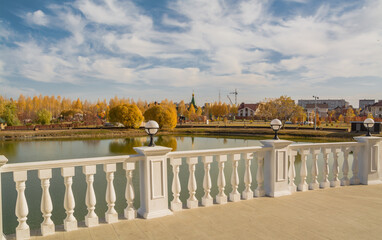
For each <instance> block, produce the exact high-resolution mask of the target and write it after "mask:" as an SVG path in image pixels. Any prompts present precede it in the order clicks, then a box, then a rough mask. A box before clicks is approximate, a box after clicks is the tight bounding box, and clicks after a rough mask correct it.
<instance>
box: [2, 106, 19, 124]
mask: <svg viewBox="0 0 382 240" xmlns="http://www.w3.org/2000/svg"><path fill="white" fill-rule="evenodd" d="M0 117H1V118H2V119H3V120H4V121H5V122H6V123H7V125H8V126H14V125H19V124H20V121H19V119H18V118H17V107H16V104H15V103H14V102H8V103H6V104H5V105H4V108H3V109H2V115H1V116H0Z"/></svg>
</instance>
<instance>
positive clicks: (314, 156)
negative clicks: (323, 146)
mask: <svg viewBox="0 0 382 240" xmlns="http://www.w3.org/2000/svg"><path fill="white" fill-rule="evenodd" d="M320 152H321V150H320V149H311V153H312V160H313V164H312V182H311V183H309V189H310V190H316V189H318V188H319V183H318V181H317V178H318V164H317V161H318V154H320Z"/></svg>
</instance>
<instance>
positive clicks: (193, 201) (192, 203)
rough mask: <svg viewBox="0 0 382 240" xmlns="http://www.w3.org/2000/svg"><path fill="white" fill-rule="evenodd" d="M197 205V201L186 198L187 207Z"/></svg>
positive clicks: (195, 206) (190, 207)
mask: <svg viewBox="0 0 382 240" xmlns="http://www.w3.org/2000/svg"><path fill="white" fill-rule="evenodd" d="M198 206H199V202H198V201H195V200H188V199H187V208H189V209H192V208H197V207H198Z"/></svg>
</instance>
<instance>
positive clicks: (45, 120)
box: [36, 108, 52, 125]
mask: <svg viewBox="0 0 382 240" xmlns="http://www.w3.org/2000/svg"><path fill="white" fill-rule="evenodd" d="M36 115H37V117H36V122H37V123H40V124H42V125H45V124H50V120H52V113H51V112H49V111H48V110H46V109H45V108H44V109H40V110H38V111H37V113H36Z"/></svg>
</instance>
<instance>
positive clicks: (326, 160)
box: [320, 148, 332, 188]
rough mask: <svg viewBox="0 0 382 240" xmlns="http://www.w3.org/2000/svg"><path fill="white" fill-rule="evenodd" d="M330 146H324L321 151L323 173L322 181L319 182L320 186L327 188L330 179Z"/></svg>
mask: <svg viewBox="0 0 382 240" xmlns="http://www.w3.org/2000/svg"><path fill="white" fill-rule="evenodd" d="M331 152H332V151H331V149H330V148H324V149H323V151H322V154H323V158H324V168H323V175H322V182H320V188H329V187H330V181H329V154H330V153H331Z"/></svg>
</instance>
